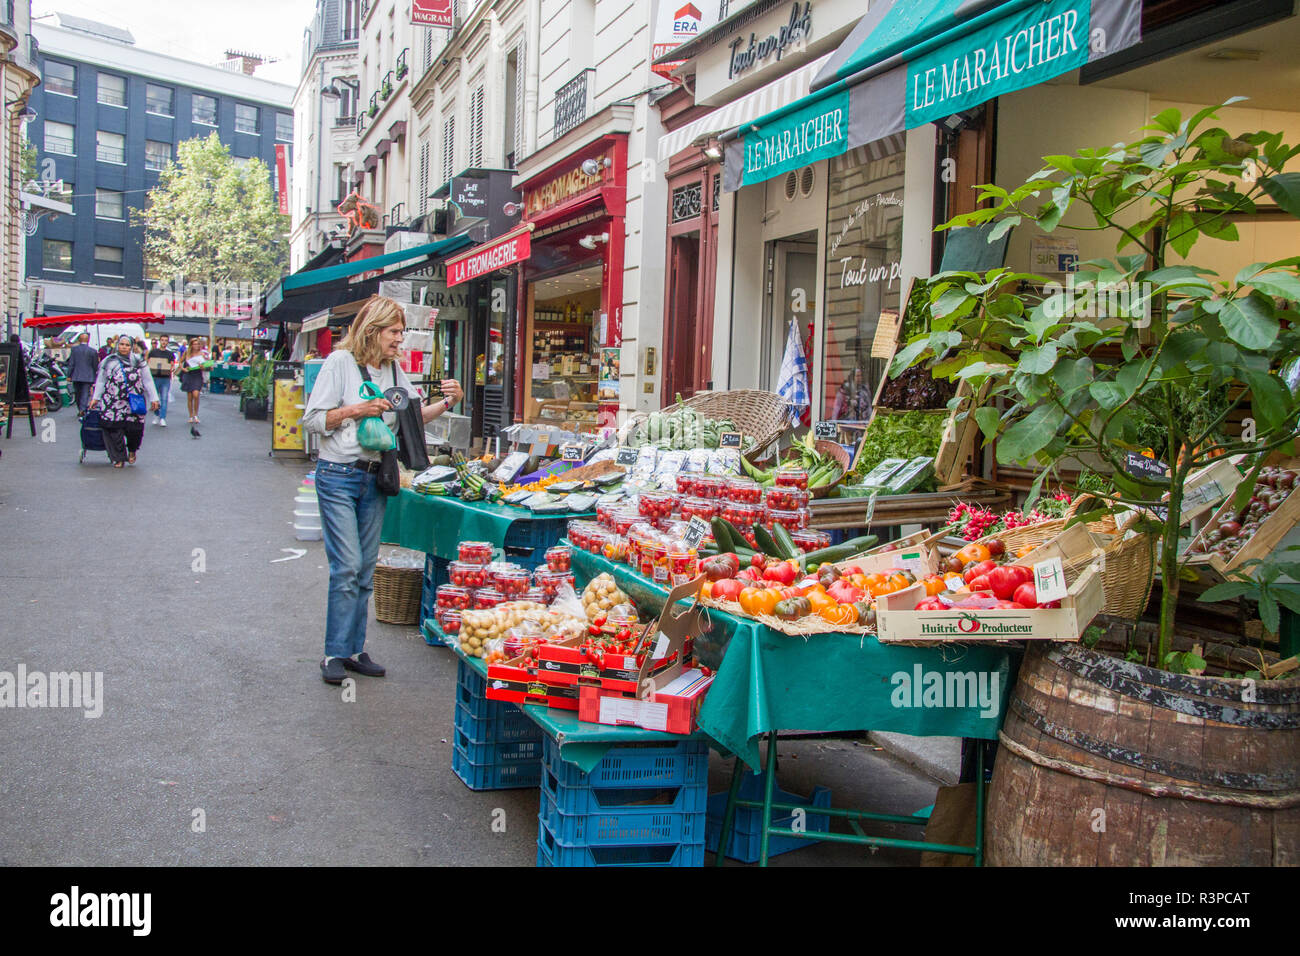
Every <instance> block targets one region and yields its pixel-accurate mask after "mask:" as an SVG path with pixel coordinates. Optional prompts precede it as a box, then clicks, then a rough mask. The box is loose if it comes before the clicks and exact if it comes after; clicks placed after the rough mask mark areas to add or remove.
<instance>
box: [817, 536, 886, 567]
mask: <svg viewBox="0 0 1300 956" xmlns="http://www.w3.org/2000/svg"><path fill="white" fill-rule="evenodd" d="M879 541H880V539H879V538H878V537H877V536H876V535H874V534H864V535H863V536H862V537H860V538H853V539H851V540H849V541H845V542H843V543H841V544H833V545H831V546H830V547H829V548H819V549H818V550H816V551H809V552H808V553H807V554H805V555H804V556H803V558H802V560H801V561H800V563H801V564H802V565H803V566H804V567H805V568H806V567H807V566H808V565H809V564H835V563H836V562H837V561H846V560H848V559H849V558H851V557H853V556H854V555H855V554H861V553H862V552H863V551H866V550H867V549H868V548H870V547H873V546H874V545H875V544H877V543H878V542H879Z"/></svg>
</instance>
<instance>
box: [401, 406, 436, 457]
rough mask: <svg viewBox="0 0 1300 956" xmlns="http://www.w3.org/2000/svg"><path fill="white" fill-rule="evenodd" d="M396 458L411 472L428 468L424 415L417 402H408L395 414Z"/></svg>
mask: <svg viewBox="0 0 1300 956" xmlns="http://www.w3.org/2000/svg"><path fill="white" fill-rule="evenodd" d="M397 457H398V458H400V459H401V461H402V464H403V465H405V466H406V467H407V468H409V469H411V470H412V471H417V472H419V471H424V469H426V468H428V467H429V446H428V445H426V444H425V441H424V413H423V411H422V410H421V408H420V403H419V402H418V401H410V402H407V403H406V404H405V405H403V406H402V407H401V410H400V411H398V413H397Z"/></svg>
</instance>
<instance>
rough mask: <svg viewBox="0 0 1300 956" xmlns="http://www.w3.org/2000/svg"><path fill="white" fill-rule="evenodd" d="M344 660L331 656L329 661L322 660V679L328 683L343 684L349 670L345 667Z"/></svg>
mask: <svg viewBox="0 0 1300 956" xmlns="http://www.w3.org/2000/svg"><path fill="white" fill-rule="evenodd" d="M343 660H344V659H342V658H338V657H331V658H330V659H329V660H328V661H324V660H323V661H321V662H320V676H321V680H323V681H325V683H327V684H342V683H343V678H344V677H346V676H347V671H345V670H344V669H343Z"/></svg>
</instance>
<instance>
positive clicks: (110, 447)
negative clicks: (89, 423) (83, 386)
mask: <svg viewBox="0 0 1300 956" xmlns="http://www.w3.org/2000/svg"><path fill="white" fill-rule="evenodd" d="M101 403H102V405H103V411H101V412H100V428H101V429H102V430H103V433H104V445H105V446H106V449H107V451H108V458H109V460H110V461H111V462H112V463H113V467H114V468H121V467H122V466H123V465H126V464H132V465H134V464H135V456H136V452H138V451H139V450H140V443H141V442H142V441H143V440H144V416H145V414H146V412H147V410H148V409H149V408H152V409H153V410H154V411H157V410H158V393H157V391H156V390H155V389H154V385H153V376H152V375H150V374H149V369H148V367H147V366H146V365H145V364H144V360H143V359H142V358H140V357H139V356H138V355H136V354H135V353H134V351H133V349H132V342H131V336H129V335H123V336H120V337H119V338H118V340H117V351H115V352H111V353H109V355H108V357H107V358H105V359H104V361H103V362H102V363H101V364H100V366H99V375H98V377H97V378H96V379H95V391H94V394H93V395H92V396H91V399H90V406H89V407H90V408H95V407H96V406H98V405H100V404H101Z"/></svg>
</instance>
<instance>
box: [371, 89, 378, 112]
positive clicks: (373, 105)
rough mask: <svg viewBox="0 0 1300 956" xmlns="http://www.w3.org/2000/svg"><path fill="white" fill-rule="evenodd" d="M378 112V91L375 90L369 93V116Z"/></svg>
mask: <svg viewBox="0 0 1300 956" xmlns="http://www.w3.org/2000/svg"><path fill="white" fill-rule="evenodd" d="M378 114H379V92H378V91H375V92H374V93H371V94H370V116H371V117H372V118H373V117H375V116H377V115H378Z"/></svg>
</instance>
